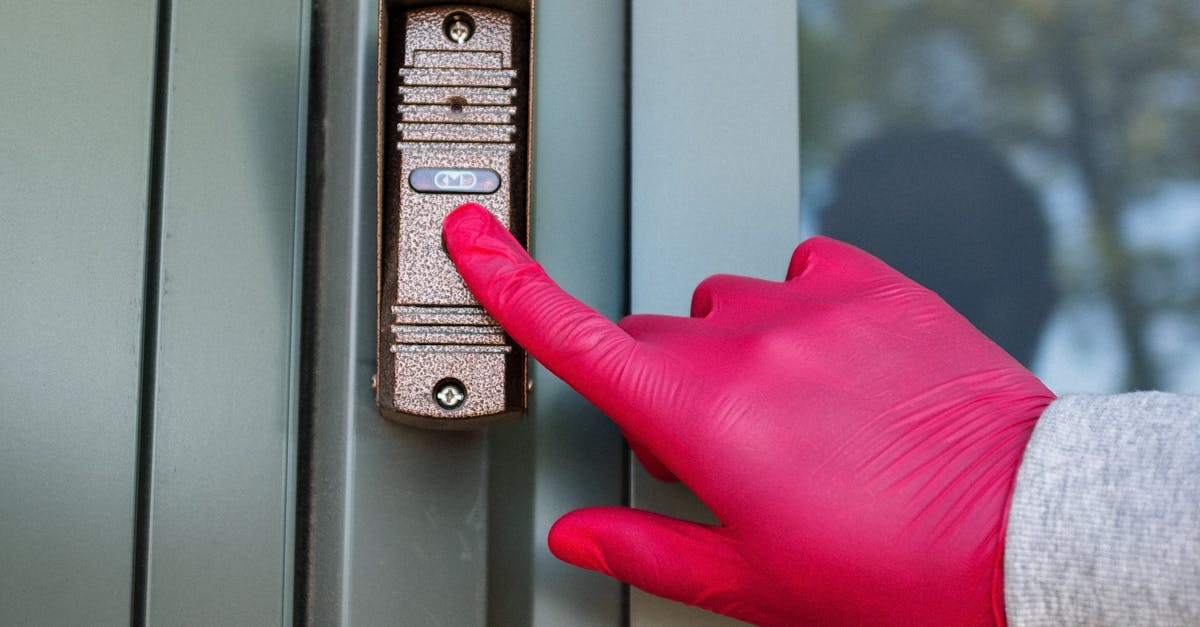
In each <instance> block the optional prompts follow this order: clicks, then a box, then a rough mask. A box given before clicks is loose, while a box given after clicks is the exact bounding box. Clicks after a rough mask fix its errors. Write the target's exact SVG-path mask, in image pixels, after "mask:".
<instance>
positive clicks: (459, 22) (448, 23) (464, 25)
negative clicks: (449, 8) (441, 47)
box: [442, 13, 475, 44]
mask: <svg viewBox="0 0 1200 627" xmlns="http://www.w3.org/2000/svg"><path fill="white" fill-rule="evenodd" d="M442 30H443V31H444V32H445V33H446V38H447V39H449V40H450V41H453V42H454V43H456V44H465V43H467V40H468V39H470V38H471V35H474V34H475V20H472V19H471V16H470V15H467V14H466V13H451V14H450V15H448V16H446V20H445V21H444V22H443V23H442Z"/></svg>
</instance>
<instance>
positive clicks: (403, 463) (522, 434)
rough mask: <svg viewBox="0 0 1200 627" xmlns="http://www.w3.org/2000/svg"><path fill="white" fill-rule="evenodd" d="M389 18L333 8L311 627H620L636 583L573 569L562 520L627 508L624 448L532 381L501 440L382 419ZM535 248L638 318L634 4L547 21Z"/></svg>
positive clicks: (311, 370)
mask: <svg viewBox="0 0 1200 627" xmlns="http://www.w3.org/2000/svg"><path fill="white" fill-rule="evenodd" d="M375 22H376V4H375V3H374V2H371V1H370V0H366V1H360V2H357V3H354V4H344V3H343V4H337V3H328V4H319V5H318V12H317V18H316V29H315V41H316V46H317V50H318V53H317V58H316V60H315V63H314V68H315V70H314V86H313V89H314V93H315V97H314V101H313V102H314V112H313V119H312V128H313V133H314V135H313V137H314V139H313V144H312V145H313V159H312V161H311V163H310V168H311V171H312V172H313V173H314V177H313V178H312V187H311V188H310V198H311V199H312V200H311V204H310V212H311V213H310V220H311V221H310V226H309V239H308V242H307V246H308V264H309V266H308V267H309V268H310V273H309V274H308V276H307V277H306V311H307V313H306V322H305V338H306V341H307V342H308V343H309V344H308V347H307V348H306V357H305V359H306V364H305V373H306V377H307V379H308V380H307V381H306V382H305V384H304V386H303V387H304V388H305V389H306V390H308V391H309V392H308V393H309V394H310V395H311V396H310V397H309V399H308V401H307V402H306V403H305V417H304V424H305V427H304V428H305V433H306V435H307V438H306V439H308V440H309V441H310V443H309V446H310V448H309V450H308V451H307V453H306V458H307V459H306V460H305V462H304V463H303V464H302V472H303V473H304V474H305V480H304V481H303V484H302V485H303V486H304V488H303V489H305V490H308V491H309V492H308V494H307V498H306V500H305V507H307V508H308V511H307V516H306V520H307V523H308V524H307V529H306V531H305V538H304V540H303V544H304V547H305V548H304V550H303V552H302V553H301V558H300V559H302V560H303V561H304V564H303V569H302V571H303V572H304V573H306V575H305V576H306V581H305V583H304V587H303V590H302V594H303V595H304V604H305V611H306V615H305V617H304V619H305V622H306V623H308V624H313V625H350V624H354V625H385V624H386V625H395V624H413V625H430V624H446V625H482V624H485V623H488V624H495V625H524V624H546V625H562V624H570V625H589V624H591V625H618V624H620V621H621V589H620V586H618V585H616V584H615V583H613V582H611V581H608V580H606V579H604V578H602V577H600V576H599V575H595V574H593V573H587V572H583V571H579V570H578V569H571V568H570V567H568V566H565V565H563V564H559V563H557V561H556V560H554V559H553V558H552V557H550V555H549V554H548V552H547V551H546V549H545V548H544V547H545V532H546V529H547V528H548V527H549V524H550V523H551V522H552V520H553V518H555V517H556V516H557V515H558V514H561V513H562V512H564V511H565V510H566V509H568V508H569V507H570V506H574V505H576V504H584V503H615V502H618V501H619V499H620V494H621V475H622V471H621V469H622V453H621V444H620V439H619V436H618V434H617V432H616V430H615V429H613V428H612V426H611V425H609V424H608V423H607V421H606V420H605V419H603V418H602V417H600V416H598V415H597V414H596V413H595V410H593V409H591V408H590V407H588V405H587V404H586V403H585V402H583V401H582V400H581V399H580V398H579V397H578V396H577V395H575V394H574V393H573V392H571V391H570V390H569V389H567V388H566V387H565V386H564V385H563V384H562V383H560V382H558V381H557V380H555V379H553V377H550V376H548V375H547V374H546V373H545V372H544V371H542V370H540V369H539V368H537V367H536V366H535V367H534V368H533V369H532V372H531V376H532V377H533V380H534V390H533V394H532V397H531V399H530V407H531V410H530V415H528V416H526V417H525V418H524V419H523V420H521V421H520V422H518V423H515V424H512V425H506V426H502V427H496V428H493V429H491V430H489V431H485V432H474V433H447V432H430V431H421V430H417V429H413V428H409V427H403V426H400V425H396V424H392V423H390V422H388V421H386V420H384V419H382V418H381V417H380V416H379V413H378V411H377V409H376V408H375V406H374V402H373V399H372V392H371V388H370V379H371V375H372V374H373V372H374V368H375V360H374V341H375V331H374V327H375V322H376V321H375V285H374V281H375V261H374V254H375V250H374V248H375V246H374V241H375V218H374V213H375V209H374V201H375V180H374V175H375V153H374V134H375V95H376V94H375ZM536 31H537V37H538V41H537V45H536V47H535V49H536V54H537V59H536V67H537V70H536V71H537V75H536V78H535V80H536V83H537V91H536V92H535V98H536V103H535V105H534V110H535V115H536V116H537V118H536V120H535V129H534V138H535V142H536V143H535V148H534V158H535V159H536V160H537V161H536V163H535V166H534V170H535V181H534V185H535V187H534V190H533V193H534V201H535V205H536V206H535V209H534V214H533V229H534V230H533V242H534V245H535V247H536V251H535V252H536V255H537V257H538V258H539V259H540V260H541V261H542V262H543V264H544V265H545V266H546V267H547V269H548V270H549V271H550V272H551V274H553V275H555V276H556V277H558V278H559V279H560V280H561V281H562V282H563V283H564V285H566V286H567V287H568V288H569V289H572V290H574V291H575V292H576V293H577V294H579V295H580V296H581V297H583V298H584V299H585V300H587V301H588V302H590V303H592V304H593V305H596V306H597V307H599V308H600V309H601V311H604V312H605V313H606V314H608V315H612V316H616V315H619V314H620V309H621V306H622V303H623V301H624V294H625V282H624V276H625V273H624V256H625V242H624V233H625V211H624V185H623V181H624V172H625V165H624V163H625V161H624V135H625V131H624V105H623V103H624V89H623V84H624V82H623V78H622V72H623V56H624V55H623V50H624V18H623V11H622V3H621V2H604V3H597V2H590V1H588V0H570V1H568V0H545V1H544V2H539V3H538V5H537V28H536Z"/></svg>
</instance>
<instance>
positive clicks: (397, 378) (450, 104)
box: [376, 0, 533, 429]
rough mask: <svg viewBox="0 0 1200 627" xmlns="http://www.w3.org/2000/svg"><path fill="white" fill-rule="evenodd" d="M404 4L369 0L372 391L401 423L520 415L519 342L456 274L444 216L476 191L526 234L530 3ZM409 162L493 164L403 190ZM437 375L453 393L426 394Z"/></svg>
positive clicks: (446, 425) (441, 171) (429, 174)
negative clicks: (374, 26)
mask: <svg viewBox="0 0 1200 627" xmlns="http://www.w3.org/2000/svg"><path fill="white" fill-rule="evenodd" d="M415 4H423V3H418V2H406V1H405V0H383V2H382V4H381V6H380V58H379V65H380V71H379V91H380V96H379V97H380V100H379V109H380V113H379V136H378V152H379V155H378V156H379V167H380V170H379V193H380V196H379V222H378V224H379V242H378V243H379V246H378V250H379V294H378V302H379V335H378V338H379V339H378V350H377V358H378V368H379V370H378V373H377V386H376V401H377V403H378V405H379V408H380V412H381V413H382V414H383V415H384V416H385V417H387V418H390V419H392V420H396V421H399V422H403V423H406V424H411V425H416V426H423V427H431V428H440V429H464V428H476V427H479V426H486V425H488V424H494V423H497V422H503V421H507V420H512V419H515V418H517V417H519V416H520V415H521V414H522V413H523V412H524V409H525V402H526V398H525V395H526V365H525V353H524V351H523V350H522V349H521V348H520V347H519V346H517V345H516V344H515V343H513V341H512V340H511V339H510V338H509V337H508V336H507V335H506V334H505V333H504V331H503V329H501V328H500V327H499V326H497V325H496V323H495V321H494V320H493V319H492V318H491V317H490V316H488V315H487V312H485V311H484V310H483V309H482V308H481V307H480V306H479V303H478V302H477V301H476V300H475V298H474V296H472V295H471V293H470V291H469V290H468V289H467V287H466V285H465V284H464V283H463V281H462V278H461V277H460V276H459V275H458V272H457V271H456V270H455V268H454V265H453V264H452V263H451V262H450V259H449V257H447V255H446V253H445V250H444V248H443V244H442V238H441V225H442V220H443V219H444V218H445V217H446V215H447V214H449V213H450V211H452V210H453V209H454V208H455V207H457V206H458V205H460V204H462V203H466V202H477V203H479V204H481V205H483V206H485V207H487V208H488V209H489V210H491V211H492V212H493V213H494V214H495V215H496V217H497V218H499V219H500V221H501V222H502V223H503V224H504V225H505V226H507V227H508V228H509V229H510V230H511V231H512V232H513V234H514V235H515V236H516V237H517V239H518V240H519V241H520V242H521V243H522V244H527V239H528V229H529V223H528V207H529V201H528V189H529V149H528V147H529V120H530V116H529V105H530V101H531V100H530V98H529V86H530V84H531V81H530V70H531V64H530V59H531V55H530V44H531V42H532V38H531V33H532V28H531V27H532V21H533V3H532V1H528V3H527V4H523V3H521V2H519V1H515V0H497V1H496V4H498V5H502V7H503V8H493V7H480V6H468V5H442V6H414V5H415ZM458 14H465V16H466V21H465V23H466V24H469V25H470V30H469V37H467V38H466V39H465V41H461V42H460V41H456V40H455V39H453V38H452V36H457V37H458V38H459V39H461V38H462V37H461V36H462V34H463V29H461V28H459V29H457V30H455V29H452V28H450V25H451V24H453V23H454V22H455V21H458V19H457V17H456V16H457V15H458ZM418 169H420V170H421V172H419V174H420V175H421V176H422V179H421V180H422V181H426V180H429V181H438V180H440V181H451V182H452V183H453V182H455V181H460V179H456V178H454V177H460V176H462V173H463V172H472V171H473V172H484V171H490V172H494V173H496V174H498V175H499V184H498V185H494V184H489V185H487V186H486V187H485V188H484V187H481V188H473V189H464V188H462V187H461V186H460V187H459V188H454V187H453V184H451V185H449V186H447V187H446V189H445V191H437V190H432V188H431V186H430V185H428V184H421V185H417V186H416V187H413V186H411V185H410V184H409V181H410V177H411V176H412V173H413V171H414V170H418ZM439 175H440V176H442V178H440V179H439V178H437V177H438V176H439ZM492 182H494V178H493V179H492ZM418 188H419V189H418ZM493 188H494V191H489V190H492V189H493ZM481 192H488V193H481ZM446 381H453V382H454V383H455V386H456V387H455V393H454V394H452V395H451V396H452V397H454V400H455V401H456V402H454V403H446V402H445V397H443V398H441V399H439V398H438V397H437V396H436V394H437V393H438V391H439V390H441V389H443V387H442V386H443V385H444V382H446ZM459 387H461V389H462V391H463V392H465V396H464V397H463V398H461V399H459V398H457V396H458V394H457V390H458V388H459Z"/></svg>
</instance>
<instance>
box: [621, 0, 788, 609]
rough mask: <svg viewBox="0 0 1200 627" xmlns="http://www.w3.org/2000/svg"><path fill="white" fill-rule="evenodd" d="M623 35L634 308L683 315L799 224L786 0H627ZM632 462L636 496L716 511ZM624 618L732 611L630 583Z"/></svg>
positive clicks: (649, 505) (771, 270) (776, 257)
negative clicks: (628, 43) (709, 285)
mask: <svg viewBox="0 0 1200 627" xmlns="http://www.w3.org/2000/svg"><path fill="white" fill-rule="evenodd" d="M631 39H632V59H631V62H632V72H633V75H632V84H631V96H632V106H631V124H632V127H631V128H632V130H631V147H630V148H631V155H630V160H631V162H630V165H631V167H630V171H631V175H630V184H631V200H630V202H631V217H630V220H631V252H630V255H631V259H630V264H631V268H630V287H631V309H632V310H633V311H635V312H655V313H668V314H676V315H687V313H688V309H689V303H690V301H691V290H692V289H693V288H694V287H695V286H696V284H697V283H699V282H700V281H701V280H703V279H704V278H705V277H707V276H709V275H711V274H715V273H732V274H743V275H749V276H758V277H764V278H770V279H775V280H780V279H782V278H783V274H784V271H785V270H786V268H787V262H788V258H789V256H790V254H791V252H792V249H793V247H794V246H795V245H796V244H797V242H798V241H799V234H800V214H799V207H800V193H799V172H800V163H799V154H800V149H799V126H798V124H799V109H798V101H799V98H798V96H799V92H798V84H799V82H798V76H797V66H796V59H797V56H796V51H797V20H796V4H795V1H794V0H753V1H752V2H743V3H738V5H737V7H736V9H732V8H731V5H730V4H729V3H728V2H724V1H723V0H634V1H633V5H632V34H631ZM634 465H635V466H637V467H636V468H634V470H633V479H632V488H631V496H632V502H633V505H634V506H635V507H638V508H642V509H648V510H653V511H658V512H662V513H665V514H669V515H673V516H678V517H682V518H692V519H704V520H711V517H712V515H711V514H710V513H708V512H707V511H706V510H705V509H704V507H703V506H702V505H701V504H700V503H699V502H698V501H697V500H696V499H695V497H694V496H692V495H691V494H690V493H687V492H686V490H684V489H683V488H682V487H681V486H679V485H677V484H676V485H668V484H663V483H660V482H658V481H655V480H654V479H652V478H650V476H649V475H648V474H646V473H645V471H643V470H642V469H641V468H640V466H638V465H637V464H636V463H635V464H634ZM630 622H631V624H632V625H655V626H661V625H717V624H722V625H723V624H733V623H734V621H731V620H727V619H723V618H720V617H717V616H716V615H715V614H710V613H708V612H704V611H701V610H696V609H693V608H687V607H685V606H682V605H679V604H676V603H671V602H668V601H663V600H661V599H658V598H656V597H652V596H650V595H647V594H644V593H641V592H639V591H634V593H633V594H632V596H631V600H630Z"/></svg>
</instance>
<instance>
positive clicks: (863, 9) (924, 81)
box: [800, 0, 1200, 389]
mask: <svg viewBox="0 0 1200 627" xmlns="http://www.w3.org/2000/svg"><path fill="white" fill-rule="evenodd" d="M800 7H801V29H802V30H801V33H802V44H801V52H800V56H801V99H802V105H801V110H802V115H803V120H802V142H803V144H804V147H803V150H804V156H805V161H806V168H807V167H810V166H811V167H818V168H820V167H829V166H830V165H831V164H832V162H833V160H835V159H836V158H837V155H838V154H839V153H840V152H841V151H842V150H845V148H846V147H847V146H849V145H851V144H852V143H854V142H856V141H858V140H860V139H863V138H865V137H867V136H870V135H873V134H875V133H878V132H880V131H881V130H884V129H887V128H894V127H926V128H962V129H969V130H972V131H974V132H977V133H979V134H981V135H983V136H986V137H988V138H990V139H991V140H992V141H993V142H995V143H996V144H997V145H998V147H1000V148H1001V149H1003V150H1005V151H1006V152H1008V153H1009V154H1025V155H1032V156H1034V158H1035V159H1036V160H1037V162H1038V163H1043V164H1049V166H1050V167H1051V168H1054V169H1057V170H1060V171H1061V170H1063V169H1066V171H1069V172H1070V173H1071V175H1072V176H1073V178H1074V180H1076V181H1077V183H1078V187H1079V189H1080V190H1081V191H1082V193H1083V196H1084V198H1085V200H1086V206H1087V209H1088V222H1089V223H1088V225H1087V227H1086V228H1087V229H1088V230H1089V233H1088V238H1087V239H1088V241H1089V242H1090V245H1091V248H1092V250H1093V252H1094V254H1093V255H1091V260H1090V261H1088V262H1084V263H1078V264H1075V265H1072V264H1063V265H1060V267H1059V275H1060V280H1061V282H1062V287H1063V291H1064V293H1066V294H1067V295H1068V296H1071V295H1075V296H1081V295H1082V296H1087V295H1095V294H1097V293H1099V294H1102V295H1103V296H1105V297H1106V298H1107V299H1108V300H1109V302H1111V303H1112V305H1113V309H1114V311H1115V312H1116V315H1117V319H1118V326H1119V330H1120V334H1121V336H1122V337H1121V340H1122V341H1123V343H1124V346H1125V349H1126V355H1127V363H1126V375H1125V376H1126V382H1125V383H1126V386H1125V387H1126V388H1128V389H1153V388H1161V387H1163V385H1162V384H1163V380H1162V379H1163V377H1162V376H1161V374H1162V373H1161V372H1160V369H1159V368H1158V367H1157V366H1156V363H1155V360H1154V359H1153V355H1152V354H1151V351H1150V350H1149V349H1148V342H1147V337H1146V336H1147V328H1148V322H1149V320H1150V318H1151V316H1153V315H1155V314H1156V313H1161V312H1163V311H1167V310H1171V309H1180V308H1185V307H1187V308H1191V309H1190V312H1189V313H1191V314H1192V315H1194V314H1195V312H1196V309H1195V307H1196V302H1197V298H1200V287H1198V286H1197V285H1196V277H1195V276H1194V274H1190V273H1188V272H1186V271H1175V272H1172V271H1170V266H1171V265H1172V264H1181V263H1185V262H1186V261H1188V260H1183V259H1174V258H1173V256H1172V255H1170V254H1164V253H1163V252H1162V251H1153V250H1150V251H1146V250H1141V249H1135V248H1133V247H1131V246H1130V245H1129V242H1127V241H1126V238H1123V237H1122V236H1121V228H1122V225H1123V224H1124V222H1123V217H1124V214H1125V213H1126V212H1128V211H1129V210H1130V209H1131V208H1133V207H1136V206H1138V204H1139V203H1144V202H1145V201H1146V200H1147V199H1148V198H1149V197H1151V196H1152V195H1154V194H1155V193H1157V192H1158V190H1160V188H1161V187H1162V186H1163V185H1164V184H1167V183H1170V182H1172V181H1178V180H1185V179H1191V180H1196V179H1200V2H1195V0H1124V1H1122V0H1058V1H1052V0H998V1H996V2H989V3H986V4H983V3H978V2H971V1H968V0H890V1H883V2H881V1H879V0H844V1H842V2H834V1H832V0H800ZM1170 277H1174V281H1175V284H1174V285H1171V286H1169V287H1166V288H1159V289H1145V285H1144V284H1146V283H1148V282H1152V281H1158V282H1162V281H1164V280H1171V279H1170ZM1181 277H1183V278H1181Z"/></svg>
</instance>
